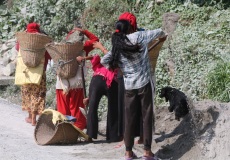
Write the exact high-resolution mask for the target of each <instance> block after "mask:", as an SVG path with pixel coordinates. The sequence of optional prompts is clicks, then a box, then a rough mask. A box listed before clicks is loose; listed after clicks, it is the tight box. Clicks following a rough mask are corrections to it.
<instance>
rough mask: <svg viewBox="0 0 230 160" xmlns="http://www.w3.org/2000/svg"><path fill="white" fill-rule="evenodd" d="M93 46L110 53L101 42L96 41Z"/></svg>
mask: <svg viewBox="0 0 230 160" xmlns="http://www.w3.org/2000/svg"><path fill="white" fill-rule="evenodd" d="M93 48H97V49H100V50H101V51H102V52H103V53H104V54H106V53H108V50H107V49H106V48H105V47H104V46H103V45H102V44H101V43H100V42H95V43H94V44H93Z"/></svg>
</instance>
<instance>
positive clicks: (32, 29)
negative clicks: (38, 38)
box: [26, 23, 40, 33]
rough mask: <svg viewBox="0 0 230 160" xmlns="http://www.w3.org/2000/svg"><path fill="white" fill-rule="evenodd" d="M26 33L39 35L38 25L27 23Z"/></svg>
mask: <svg viewBox="0 0 230 160" xmlns="http://www.w3.org/2000/svg"><path fill="white" fill-rule="evenodd" d="M26 30H27V32H29V33H39V32H40V25H39V24H37V23H29V24H28V25H27V27H26Z"/></svg>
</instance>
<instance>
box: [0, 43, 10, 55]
mask: <svg viewBox="0 0 230 160" xmlns="http://www.w3.org/2000/svg"><path fill="white" fill-rule="evenodd" d="M9 49H10V48H9V47H8V46H7V45H6V44H3V45H2V48H1V50H0V53H4V52H5V51H8V50H9Z"/></svg>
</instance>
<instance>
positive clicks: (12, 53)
mask: <svg viewBox="0 0 230 160" xmlns="http://www.w3.org/2000/svg"><path fill="white" fill-rule="evenodd" d="M17 56H18V51H17V50H16V49H15V47H13V48H12V49H11V50H10V60H11V61H14V60H15V59H16V58H17Z"/></svg>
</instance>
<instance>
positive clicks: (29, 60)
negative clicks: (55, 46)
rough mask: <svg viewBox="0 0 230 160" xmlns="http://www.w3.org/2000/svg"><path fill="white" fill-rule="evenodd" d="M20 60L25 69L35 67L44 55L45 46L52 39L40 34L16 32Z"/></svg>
mask: <svg viewBox="0 0 230 160" xmlns="http://www.w3.org/2000/svg"><path fill="white" fill-rule="evenodd" d="M16 38H17V41H18V42H19V45H20V52H21V55H22V60H23V62H24V64H25V65H26V66H27V67H37V66H38V65H39V64H40V63H41V60H42V58H43V57H44V55H45V52H46V49H45V45H46V44H47V43H50V42H51V41H52V38H50V37H49V36H46V35H45V34H40V33H28V32H17V33H16Z"/></svg>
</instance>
